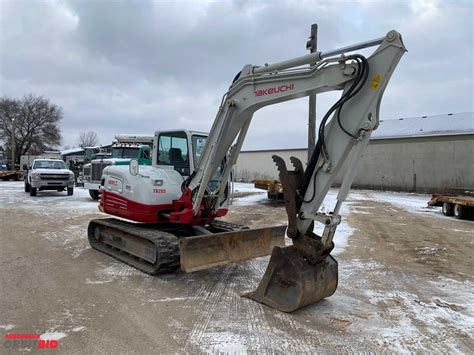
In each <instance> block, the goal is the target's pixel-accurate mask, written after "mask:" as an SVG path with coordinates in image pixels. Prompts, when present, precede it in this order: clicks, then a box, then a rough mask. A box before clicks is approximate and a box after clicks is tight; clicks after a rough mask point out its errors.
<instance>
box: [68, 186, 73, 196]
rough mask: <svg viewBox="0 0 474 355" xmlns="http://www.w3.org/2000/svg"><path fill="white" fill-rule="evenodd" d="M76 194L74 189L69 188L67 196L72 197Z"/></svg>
mask: <svg viewBox="0 0 474 355" xmlns="http://www.w3.org/2000/svg"><path fill="white" fill-rule="evenodd" d="M73 194H74V187H68V188H67V195H68V196H72V195H73Z"/></svg>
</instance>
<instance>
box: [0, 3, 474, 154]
mask: <svg viewBox="0 0 474 355" xmlns="http://www.w3.org/2000/svg"><path fill="white" fill-rule="evenodd" d="M0 4H1V5H0V6H1V8H0V13H1V15H0V17H1V18H0V20H1V21H0V33H1V34H0V49H1V54H0V66H1V68H0V69H1V70H0V80H1V86H0V93H1V95H6V96H12V97H21V96H23V95H24V94H25V93H28V92H32V93H35V94H40V95H44V96H46V97H48V98H50V99H51V100H52V102H54V103H57V104H59V105H61V106H62V107H63V108H64V113H65V118H64V120H63V122H62V132H63V137H64V139H63V141H64V144H73V143H74V142H75V141H76V138H77V135H78V133H79V132H81V131H88V130H94V131H96V132H97V134H98V135H99V138H100V141H101V142H102V143H108V142H110V141H111V140H112V138H113V136H114V135H115V134H118V133H127V132H130V133H151V132H153V131H155V130H159V129H171V128H172V129H175V128H189V129H196V130H203V131H206V130H209V129H210V127H211V125H212V121H213V120H214V118H215V114H216V112H217V109H218V106H219V103H220V100H221V98H222V95H223V94H224V93H225V91H226V90H227V88H228V87H229V85H230V83H231V81H232V79H233V77H234V76H235V74H236V73H237V72H238V71H239V70H240V69H241V68H242V66H243V65H244V64H247V63H252V64H255V65H262V64H263V63H265V62H269V63H271V62H276V61H280V60H284V59H288V58H292V57H296V56H300V55H303V54H306V53H307V51H306V50H305V44H306V39H307V36H308V33H309V28H310V24H311V23H313V22H318V24H319V43H318V45H319V48H320V49H321V50H328V49H333V48H337V47H339V46H344V45H348V44H351V43H356V42H361V41H364V40H368V39H371V38H376V37H380V36H383V35H384V34H385V33H386V32H387V31H388V30H390V29H392V28H395V29H397V30H399V31H400V32H401V33H402V34H403V38H404V41H405V44H406V46H407V48H408V50H409V52H408V53H407V54H406V56H404V57H403V58H402V62H401V63H400V65H399V66H398V68H397V70H396V72H395V74H394V76H393V79H392V81H391V82H390V84H389V86H388V88H387V90H386V93H385V95H384V99H383V102H382V109H381V115H382V117H383V118H385V119H386V118H397V117H408V116H413V115H421V114H436V113H444V112H459V111H472V110H473V101H474V100H473V84H472V77H473V74H474V73H473V46H474V44H473V32H474V31H473V5H472V2H470V1H459V2H449V3H446V2H437V1H411V2H399V1H388V2H385V1H384V2H338V1H328V2H320V1H318V2H316V3H315V2H313V1H271V2H270V1H268V2H255V1H218V2H197V1H177V2H160V1H155V2H154V1H92V0H90V1H55V0H48V1H41V2H40V1H2V2H1V3H0ZM336 98H337V94H325V95H322V96H321V97H320V98H319V99H318V117H322V115H323V114H324V112H325V111H326V110H327V109H328V108H329V107H330V105H331V104H332V103H333V102H334V100H336ZM289 119H291V122H292V124H291V125H289V124H288V120H289ZM306 122H307V100H306V99H299V100H295V101H292V102H288V103H284V104H280V105H276V106H272V107H268V108H265V109H263V110H262V111H259V112H257V113H256V115H255V118H254V120H253V122H252V125H251V128H250V131H249V134H248V138H247V140H246V142H245V145H244V148H247V149H259V148H283V147H301V146H304V144H305V142H306V136H307V131H306V129H307V128H306V127H307V124H306ZM269 127H271V129H270V128H269Z"/></svg>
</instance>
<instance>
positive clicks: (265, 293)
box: [244, 246, 338, 312]
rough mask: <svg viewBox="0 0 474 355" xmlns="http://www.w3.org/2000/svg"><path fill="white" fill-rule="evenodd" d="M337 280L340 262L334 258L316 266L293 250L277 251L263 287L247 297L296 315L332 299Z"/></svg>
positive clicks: (329, 258) (273, 253)
mask: <svg viewBox="0 0 474 355" xmlns="http://www.w3.org/2000/svg"><path fill="white" fill-rule="evenodd" d="M337 276H338V275H337V261H336V259H334V258H333V257H332V256H331V255H327V256H326V257H325V258H324V259H323V260H321V261H320V262H318V263H317V264H314V265H313V264H311V263H309V262H308V261H307V260H305V258H304V257H303V256H302V255H301V254H300V253H299V252H298V251H297V250H296V248H295V247H294V246H287V247H284V248H280V247H274V248H273V252H272V256H271V258H270V262H269V264H268V266H267V270H266V271H265V274H264V275H263V278H262V280H261V281H260V285H259V286H258V288H257V289H256V290H255V291H254V292H250V293H248V294H245V295H244V297H248V298H250V299H253V300H255V301H257V302H260V303H263V304H266V305H267V306H270V307H272V308H275V309H278V310H279V311H282V312H293V311H295V310H297V309H299V308H302V307H304V306H307V305H310V304H312V303H315V302H318V301H320V300H322V299H323V298H325V297H329V296H331V295H332V294H333V293H334V292H335V291H336V288H337Z"/></svg>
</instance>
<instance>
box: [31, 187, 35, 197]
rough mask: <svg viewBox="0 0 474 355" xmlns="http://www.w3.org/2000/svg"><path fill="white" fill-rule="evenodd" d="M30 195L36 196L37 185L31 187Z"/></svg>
mask: <svg viewBox="0 0 474 355" xmlns="http://www.w3.org/2000/svg"><path fill="white" fill-rule="evenodd" d="M30 196H36V187H30Z"/></svg>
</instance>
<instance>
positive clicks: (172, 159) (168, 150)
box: [156, 132, 190, 176]
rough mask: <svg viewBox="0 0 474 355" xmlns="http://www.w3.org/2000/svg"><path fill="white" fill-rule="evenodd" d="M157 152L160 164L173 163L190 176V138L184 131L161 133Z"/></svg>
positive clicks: (181, 171) (183, 173)
mask: <svg viewBox="0 0 474 355" xmlns="http://www.w3.org/2000/svg"><path fill="white" fill-rule="evenodd" d="M157 154H158V156H157V159H156V161H157V162H158V165H172V166H174V169H175V170H177V171H178V172H180V173H181V174H182V175H185V176H189V174H190V172H189V154H188V139H187V138H186V134H185V133H184V132H173V133H163V134H160V137H159V139H158V149H157Z"/></svg>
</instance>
